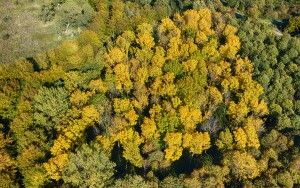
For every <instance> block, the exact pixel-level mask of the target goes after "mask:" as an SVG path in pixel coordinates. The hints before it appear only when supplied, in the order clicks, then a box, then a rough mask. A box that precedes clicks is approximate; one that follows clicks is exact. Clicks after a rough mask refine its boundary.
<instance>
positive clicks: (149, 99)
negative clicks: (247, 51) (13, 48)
mask: <svg viewBox="0 0 300 188" xmlns="http://www.w3.org/2000/svg"><path fill="white" fill-rule="evenodd" d="M114 6H117V5H114ZM119 6H121V5H119ZM145 7H146V6H145ZM98 8H105V7H98ZM123 8H124V7H123ZM99 12H100V13H101V10H100V11H99ZM117 15H118V14H116V15H115V16H117ZM107 16H108V15H107ZM119 18H120V19H121V15H119V17H118V18H115V21H116V20H119ZM98 19H100V18H98ZM214 19H218V16H216V15H213V13H212V12H211V11H210V10H209V9H207V8H201V9H198V10H187V11H185V12H183V13H177V14H175V15H173V16H172V17H171V18H168V17H166V18H164V19H162V20H161V21H159V22H158V23H156V22H154V23H151V24H150V23H146V22H145V23H141V24H140V25H138V26H137V27H136V28H134V29H130V30H126V31H124V32H122V33H121V34H120V35H118V36H113V37H112V39H111V40H107V39H105V42H103V40H104V39H103V38H102V37H103V36H104V35H103V36H99V33H102V34H104V33H103V32H100V31H99V30H98V29H100V28H98V27H96V26H95V28H97V29H96V32H94V31H89V30H87V31H84V32H82V33H81V35H80V36H79V38H78V39H76V40H72V41H65V42H64V43H63V44H61V45H60V46H59V47H58V48H56V49H53V50H50V51H48V52H46V53H44V54H40V55H38V56H36V57H35V58H33V59H27V60H20V61H18V62H15V63H13V64H6V65H1V66H0V82H1V84H2V86H3V87H2V89H1V90H0V96H1V101H0V113H1V116H0V117H1V120H2V119H3V120H5V121H3V122H9V123H8V124H7V125H3V126H2V127H0V128H1V129H3V130H6V132H5V131H4V132H5V134H1V135H0V160H1V161H5V163H4V165H2V164H0V172H1V175H0V178H1V179H3V181H5V182H4V183H2V184H3V185H5V184H11V185H13V184H15V183H16V179H17V178H18V174H17V173H16V172H18V173H21V174H22V178H23V180H22V181H23V183H24V185H25V186H26V187H40V186H45V185H52V186H54V185H60V186H68V185H73V186H78V187H135V186H142V187H157V186H161V187H170V186H174V187H216V186H224V185H225V183H226V182H229V181H237V182H243V183H245V184H249V183H250V182H251V180H253V179H255V178H257V177H259V176H260V175H261V174H262V173H264V172H266V171H267V170H268V168H269V165H271V166H272V164H273V163H270V161H276V160H277V159H278V156H277V154H276V151H275V150H274V149H272V147H265V149H264V150H260V146H261V140H260V137H261V134H262V133H263V132H264V121H265V117H266V115H267V114H268V113H269V112H268V106H267V103H266V102H265V101H264V100H262V99H261V96H262V94H263V92H264V89H263V87H262V86H261V85H260V84H259V83H258V82H256V81H255V80H253V79H252V73H253V69H254V68H253V65H252V64H251V61H250V60H249V59H248V58H247V57H241V56H240V55H239V54H238V53H239V50H240V47H241V43H240V40H239V37H238V36H237V35H236V33H237V28H236V27H234V26H232V25H230V24H226V23H225V22H222V21H221V20H219V24H215V22H214ZM104 20H105V19H104ZM95 24H99V23H97V22H95ZM124 24H125V23H124ZM97 33H98V34H97ZM106 34H107V33H106ZM87 130H92V132H94V135H91V134H90V133H89V132H88V131H87ZM12 139H13V140H14V143H12V142H11V140H12ZM266 142H267V141H266ZM10 145H13V146H14V147H15V150H14V151H13V152H8V150H9V147H11V146H10ZM266 145H267V144H266ZM206 152H215V155H219V158H220V160H219V161H217V160H215V161H212V160H208V162H207V164H205V162H201V165H192V166H193V167H192V168H193V169H192V171H193V172H192V173H191V174H190V175H188V174H183V175H181V176H179V177H175V176H171V172H172V170H174V168H175V166H176V164H178V163H179V162H180V161H182V160H185V159H186V155H188V157H190V158H192V159H195V160H198V161H199V160H201V159H203V158H202V157H203V156H207V155H206V154H204V153H206ZM203 161H205V160H203ZM297 161H298V162H299V158H298V159H295V163H297ZM125 166H126V167H125ZM127 166H129V167H128V168H127ZM120 168H121V169H122V170H124V169H125V171H126V172H125V174H126V175H125V176H123V175H124V174H123V175H122V172H121V171H122V170H120ZM297 168H299V167H297V165H296V164H295V165H294V166H292V165H291V167H290V169H291V170H290V171H291V172H293V173H290V174H291V175H290V176H291V178H293V179H295V181H296V180H297V181H299V176H300V175H299V172H297V170H295V169H297ZM132 171H134V174H135V175H132ZM175 171H176V170H175ZM159 174H163V175H162V176H161V177H165V178H164V180H162V181H159V180H158V178H161V177H159ZM118 176H122V178H118ZM141 176H144V177H143V178H142V177H141ZM114 178H115V179H114ZM282 178H283V179H284V174H283V175H282ZM13 182H15V183H13ZM128 182H131V183H128ZM0 185H1V184H0ZM16 186H17V185H16Z"/></svg>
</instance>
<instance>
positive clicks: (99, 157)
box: [62, 144, 115, 187]
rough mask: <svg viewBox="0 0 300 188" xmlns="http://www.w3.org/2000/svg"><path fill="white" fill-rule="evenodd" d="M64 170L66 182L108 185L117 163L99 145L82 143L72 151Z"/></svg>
mask: <svg viewBox="0 0 300 188" xmlns="http://www.w3.org/2000/svg"><path fill="white" fill-rule="evenodd" d="M69 158H70V159H69V161H68V163H67V165H66V167H65V168H64V169H63V172H62V179H63V180H64V182H65V183H70V184H72V185H73V186H79V187H107V185H108V184H109V183H110V181H111V178H112V176H113V174H114V167H115V164H114V163H113V162H111V161H110V159H109V157H108V156H107V155H106V154H105V153H104V152H103V151H102V149H101V147H99V146H98V145H93V146H89V145H87V144H84V145H82V146H81V147H80V148H78V149H77V151H76V153H71V154H70V156H69Z"/></svg>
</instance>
